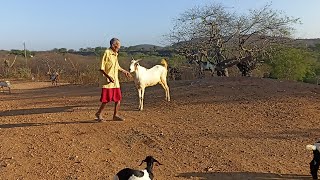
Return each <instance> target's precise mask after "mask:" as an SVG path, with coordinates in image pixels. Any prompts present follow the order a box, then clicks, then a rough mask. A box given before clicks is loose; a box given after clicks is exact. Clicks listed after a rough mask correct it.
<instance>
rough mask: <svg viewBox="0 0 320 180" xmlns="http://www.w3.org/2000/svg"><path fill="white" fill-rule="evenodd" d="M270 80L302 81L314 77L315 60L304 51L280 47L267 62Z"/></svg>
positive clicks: (310, 54) (309, 53)
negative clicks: (269, 69)
mask: <svg viewBox="0 0 320 180" xmlns="http://www.w3.org/2000/svg"><path fill="white" fill-rule="evenodd" d="M267 63H268V64H269V65H270V66H271V72H270V76H271V78H277V79H287V80H295V81H303V80H306V79H310V78H313V77H315V75H316V73H315V66H316V64H317V61H316V59H315V58H314V57H313V55H312V53H311V52H308V51H307V50H304V49H297V48H290V47H280V48H278V49H277V51H275V52H274V53H273V54H272V58H271V59H270V60H269V61H268V62H267Z"/></svg>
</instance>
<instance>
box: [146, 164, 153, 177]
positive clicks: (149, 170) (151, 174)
mask: <svg viewBox="0 0 320 180" xmlns="http://www.w3.org/2000/svg"><path fill="white" fill-rule="evenodd" d="M152 168H153V163H150V162H148V163H147V167H146V170H147V171H148V173H149V177H150V179H153V173H152Z"/></svg>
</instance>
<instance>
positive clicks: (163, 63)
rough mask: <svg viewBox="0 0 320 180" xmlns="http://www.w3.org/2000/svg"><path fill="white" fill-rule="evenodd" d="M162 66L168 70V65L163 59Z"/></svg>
mask: <svg viewBox="0 0 320 180" xmlns="http://www.w3.org/2000/svg"><path fill="white" fill-rule="evenodd" d="M161 64H162V65H163V66H164V67H165V68H166V69H168V63H167V61H166V59H161Z"/></svg>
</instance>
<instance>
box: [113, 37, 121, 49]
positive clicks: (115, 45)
mask: <svg viewBox="0 0 320 180" xmlns="http://www.w3.org/2000/svg"><path fill="white" fill-rule="evenodd" d="M120 46H121V44H120V40H119V39H117V38H112V39H111V40H110V48H111V49H112V50H113V51H114V52H118V51H119V49H120Z"/></svg>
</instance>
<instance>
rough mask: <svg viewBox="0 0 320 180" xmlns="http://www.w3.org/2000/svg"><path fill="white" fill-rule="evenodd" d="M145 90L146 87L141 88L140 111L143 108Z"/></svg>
mask: <svg viewBox="0 0 320 180" xmlns="http://www.w3.org/2000/svg"><path fill="white" fill-rule="evenodd" d="M144 91H145V88H142V89H141V105H140V111H142V110H143V99H144Z"/></svg>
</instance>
